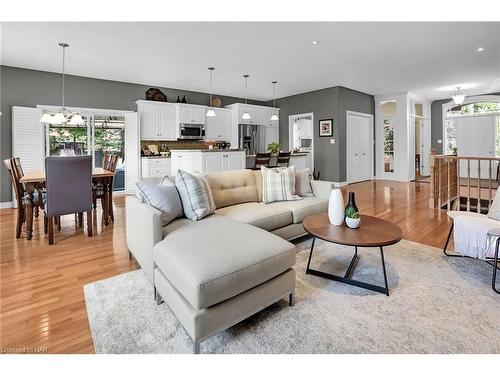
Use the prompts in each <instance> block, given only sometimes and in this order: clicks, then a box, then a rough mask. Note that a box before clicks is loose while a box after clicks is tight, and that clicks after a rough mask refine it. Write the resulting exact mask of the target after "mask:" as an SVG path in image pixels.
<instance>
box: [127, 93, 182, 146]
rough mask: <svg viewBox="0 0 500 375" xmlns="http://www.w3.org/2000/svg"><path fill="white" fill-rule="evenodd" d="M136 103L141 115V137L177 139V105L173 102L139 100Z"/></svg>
mask: <svg viewBox="0 0 500 375" xmlns="http://www.w3.org/2000/svg"><path fill="white" fill-rule="evenodd" d="M136 104H137V110H138V112H139V116H140V124H141V139H144V140H176V139H177V137H178V126H177V125H176V122H175V105H174V104H173V103H163V102H151V101H147V100H138V101H137V102H136Z"/></svg>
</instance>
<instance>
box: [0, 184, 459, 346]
mask: <svg viewBox="0 0 500 375" xmlns="http://www.w3.org/2000/svg"><path fill="white" fill-rule="evenodd" d="M429 187H430V186H429V184H426V183H414V182H412V183H401V182H389V181H369V182H362V183H358V184H354V185H350V186H349V187H348V190H349V191H354V192H355V193H356V203H357V205H358V208H359V209H360V211H361V212H362V213H364V214H369V215H375V216H378V217H381V218H385V219H388V220H390V221H392V222H394V223H396V224H398V225H399V226H400V227H401V229H402V230H403V237H404V238H405V239H408V240H411V241H416V242H420V243H424V244H427V245H431V246H436V247H442V246H443V244H444V241H445V240H446V235H447V233H448V230H449V226H450V222H449V221H448V218H447V215H446V212H444V211H438V210H433V209H429V208H428V197H429ZM343 190H344V193H346V191H347V188H346V189H343ZM124 202H125V200H124V197H123V196H115V197H114V207H115V223H114V224H110V225H109V226H108V227H103V226H102V224H101V216H100V215H98V217H97V218H95V219H94V237H91V238H89V237H87V235H86V234H85V233H84V228H77V229H75V221H74V217H73V216H72V215H69V216H66V217H64V218H63V219H62V231H61V232H58V231H56V232H55V244H54V245H52V246H49V245H48V240H47V238H46V236H44V234H43V220H42V216H40V218H39V219H38V220H35V223H34V234H33V240H31V241H27V240H26V239H25V238H21V239H16V238H15V223H16V221H15V210H13V209H3V210H0V225H1V227H0V233H1V253H0V254H1V262H0V271H1V272H0V273H1V289H0V293H1V295H0V349H1V350H2V351H3V352H5V351H7V350H12V349H15V350H16V349H20V350H22V348H34V347H41V351H44V348H45V349H46V351H47V352H48V353H93V352H94V347H93V343H92V337H91V333H90V329H89V323H88V320H87V313H86V309H85V302H84V298H83V286H84V285H85V284H88V283H90V282H93V281H96V280H101V279H105V278H108V277H111V276H114V275H118V274H121V273H125V272H128V271H131V270H134V269H136V268H137V265H136V263H135V262H130V261H129V260H128V250H127V247H126V243H125V225H124V215H125V210H124ZM98 211H100V210H99V209H98Z"/></svg>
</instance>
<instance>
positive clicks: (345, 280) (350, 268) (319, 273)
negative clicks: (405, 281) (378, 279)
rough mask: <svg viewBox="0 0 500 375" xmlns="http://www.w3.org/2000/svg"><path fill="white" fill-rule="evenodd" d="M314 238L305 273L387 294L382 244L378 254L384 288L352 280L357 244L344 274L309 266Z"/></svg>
mask: <svg viewBox="0 0 500 375" xmlns="http://www.w3.org/2000/svg"><path fill="white" fill-rule="evenodd" d="M314 239H315V238H313V243H312V246H311V254H309V261H308V262H307V268H306V274H310V275H315V276H320V277H324V278H326V279H330V280H334V281H338V282H341V283H344V284H349V285H354V286H357V287H359V288H364V289H368V290H373V291H375V292H379V293H383V294H385V295H386V296H389V287H388V285H387V273H386V269H385V260H384V250H383V248H382V246H380V255H381V257H382V269H383V271H384V282H385V288H384V287H381V286H378V285H374V284H370V283H366V282H364V281H359V280H354V279H352V278H351V275H352V273H353V271H354V269H355V268H356V264H357V261H358V258H359V256H358V247H357V246H355V247H354V256H353V257H352V259H351V261H350V263H349V266H348V267H347V271H346V272H345V274H344V276H338V275H334V274H331V273H327V272H323V271H320V270H315V269H312V268H310V267H309V266H310V264H311V258H312V253H313V249H314Z"/></svg>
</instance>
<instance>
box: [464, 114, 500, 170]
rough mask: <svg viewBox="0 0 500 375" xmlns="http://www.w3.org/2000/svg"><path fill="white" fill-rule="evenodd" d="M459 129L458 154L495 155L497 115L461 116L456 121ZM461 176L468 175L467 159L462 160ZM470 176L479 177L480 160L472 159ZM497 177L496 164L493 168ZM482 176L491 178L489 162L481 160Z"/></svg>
mask: <svg viewBox="0 0 500 375" xmlns="http://www.w3.org/2000/svg"><path fill="white" fill-rule="evenodd" d="M455 126H456V129H457V149H458V151H457V154H458V156H479V157H494V156H495V117H494V116H476V117H459V118H457V120H456V122H455ZM460 176H461V177H467V161H465V160H462V161H461V162H460ZM470 177H472V178H474V177H475V178H477V177H478V162H477V161H471V165H470ZM492 177H493V178H496V166H494V168H492ZM481 178H485V179H487V178H489V162H488V161H487V160H484V161H481Z"/></svg>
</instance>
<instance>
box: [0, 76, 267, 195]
mask: <svg viewBox="0 0 500 375" xmlns="http://www.w3.org/2000/svg"><path fill="white" fill-rule="evenodd" d="M207 85H208V82H207ZM150 87H151V86H147V85H137V84H133V83H125V82H116V81H107V80H102V79H94V78H87V77H79V76H70V75H67V76H66V95H65V96H66V99H65V100H66V105H67V106H75V107H89V108H103V109H119V110H136V105H135V103H134V102H135V101H136V100H138V99H145V92H146V90H147V89H148V88H150ZM153 87H156V86H153ZM159 88H160V89H161V90H162V91H163V93H164V94H165V95H167V98H168V101H175V100H176V99H177V96H178V95H180V96H181V98H182V95H186V98H187V101H188V103H191V104H202V105H206V104H208V100H209V99H208V94H206V93H200V92H192V91H184V90H176V89H170V88H164V87H159ZM220 97H221V100H222V105H223V106H225V105H228V104H232V103H236V102H242V101H243V100H244V99H241V98H234V97H227V96H220ZM249 102H250V103H252V104H260V105H264V104H265V103H263V102H259V101H254V100H249ZM37 104H44V105H60V104H61V75H60V74H57V73H48V72H42V71H38V70H29V69H20V68H14V67H8V66H0V106H1V107H0V108H1V112H2V116H0V121H1V124H0V126H1V133H0V134H1V159H2V160H3V159H7V158H10V157H11V152H12V145H11V141H12V126H11V107H12V106H25V107H34V106H36V105H37ZM0 170H1V176H0V182H1V185H0V190H1V192H0V193H1V194H0V202H6V201H10V200H11V189H10V180H9V176H8V174H7V171H6V169H5V167H4V166H3V163H2V167H1V168H0Z"/></svg>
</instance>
